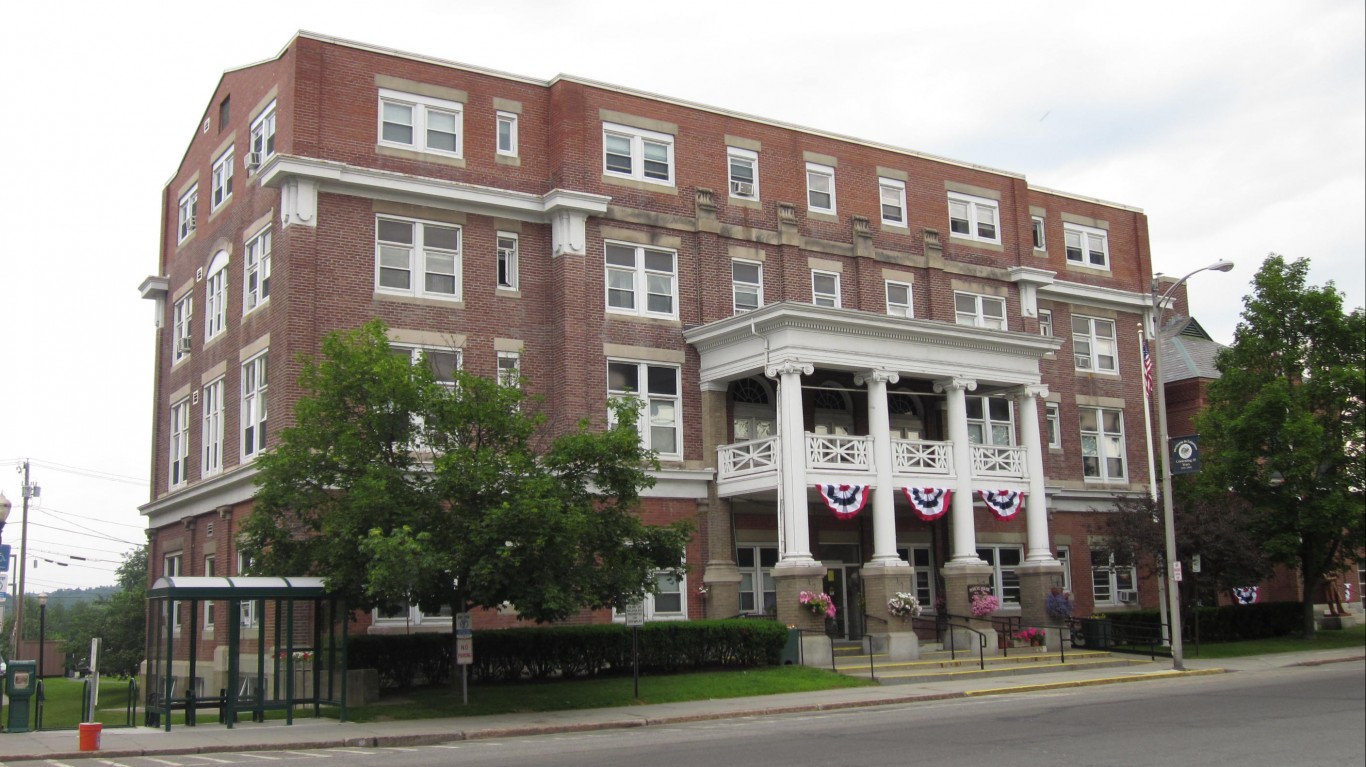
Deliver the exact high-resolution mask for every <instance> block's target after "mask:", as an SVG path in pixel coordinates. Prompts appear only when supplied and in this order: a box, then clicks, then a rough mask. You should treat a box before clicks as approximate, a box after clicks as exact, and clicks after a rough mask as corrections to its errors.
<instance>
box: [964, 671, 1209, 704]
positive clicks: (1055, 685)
mask: <svg viewBox="0 0 1366 767" xmlns="http://www.w3.org/2000/svg"><path fill="white" fill-rule="evenodd" d="M1226 673H1228V669H1222V668H1204V669H1192V670H1189V671H1154V672H1152V673H1150V674H1142V675H1139V676H1107V677H1101V678H1100V679H1078V680H1074V681H1070V682H1044V683H1042V684H1026V685H1020V686H1019V687H994V688H991V689H987V690H969V691H968V692H965V693H963V694H964V695H965V696H966V697H969V698H977V697H981V696H983V695H1010V694H1013V693H1017V692H1039V691H1040V690H1063V689H1067V688H1069V687H1094V686H1096V685H1102V684H1124V683H1126V682H1146V681H1148V680H1150V679H1178V678H1181V677H1188V676H1213V675H1215V674H1226Z"/></svg>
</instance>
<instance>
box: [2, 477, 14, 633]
mask: <svg viewBox="0 0 1366 767" xmlns="http://www.w3.org/2000/svg"><path fill="white" fill-rule="evenodd" d="M13 508H14V504H13V503H10V499H8V498H6V497H5V494H4V493H0V547H3V545H4V542H5V523H6V522H8V521H9V512H10V509H13ZM4 551H5V550H4V549H3V548H0V559H3V560H4V561H3V562H0V626H4V625H5V602H4V598H5V596H4V595H5V593H6V592H8V591H9V555H8V554H5V553H4Z"/></svg>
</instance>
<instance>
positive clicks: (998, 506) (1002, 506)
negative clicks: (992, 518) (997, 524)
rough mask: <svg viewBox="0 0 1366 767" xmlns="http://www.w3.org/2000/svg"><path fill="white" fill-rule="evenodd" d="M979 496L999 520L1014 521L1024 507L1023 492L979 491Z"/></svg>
mask: <svg viewBox="0 0 1366 767" xmlns="http://www.w3.org/2000/svg"><path fill="white" fill-rule="evenodd" d="M977 494H978V495H979V496H981V497H982V502H983V503H985V504H986V505H987V509H988V510H990V511H991V513H992V514H995V515H996V517H997V518H998V519H1013V518H1014V517H1015V515H1016V514H1019V513H1020V507H1021V506H1024V497H1025V494H1024V491H1023V490H978V491H977Z"/></svg>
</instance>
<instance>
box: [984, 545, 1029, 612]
mask: <svg viewBox="0 0 1366 767" xmlns="http://www.w3.org/2000/svg"><path fill="white" fill-rule="evenodd" d="M977 549H978V551H979V552H980V551H981V550H983V549H989V550H991V551H992V552H993V553H992V557H991V559H992V561H991V562H990V563H989V564H990V565H991V576H992V577H991V586H992V592H993V593H994V594H995V595H996V598H997V599H999V600H1001V606H1002V607H1003V608H1005V609H1011V608H1017V609H1018V608H1019V606H1020V600H1018V599H1009V600H1007V599H1006V593H1005V571H1006V570H1011V571H1013V572H1014V573H1015V579H1016V587H1017V588H1022V587H1023V584H1021V583H1020V582H1019V577H1020V566H1021V565H1023V564H1024V547H1023V546H1020V545H1018V544H995V543H980V542H979V543H978V544H977ZM1002 551H1013V552H1015V553H1016V554H1017V555H1018V556H1019V564H1015V565H1010V566H1008V567H1006V566H1003V565H1002V564H1001V552H1002ZM979 555H980V554H979Z"/></svg>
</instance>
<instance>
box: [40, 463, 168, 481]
mask: <svg viewBox="0 0 1366 767" xmlns="http://www.w3.org/2000/svg"><path fill="white" fill-rule="evenodd" d="M30 463H32V464H34V465H35V466H40V467H42V468H45V469H52V470H53V471H60V472H64V473H67V474H77V475H79V476H82V477H88V478H90V479H103V480H107V481H109V482H123V483H125V484H129V485H139V486H146V485H147V480H146V478H139V477H130V476H128V475H126V474H115V473H114V472H112V471H103V470H101V469H86V468H83V467H80V466H68V465H67V464H64V463H56V462H54V461H44V460H42V459H30Z"/></svg>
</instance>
